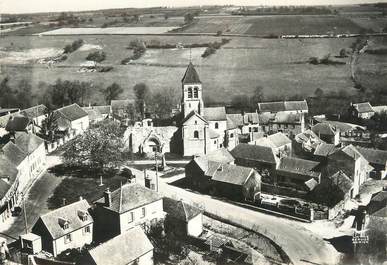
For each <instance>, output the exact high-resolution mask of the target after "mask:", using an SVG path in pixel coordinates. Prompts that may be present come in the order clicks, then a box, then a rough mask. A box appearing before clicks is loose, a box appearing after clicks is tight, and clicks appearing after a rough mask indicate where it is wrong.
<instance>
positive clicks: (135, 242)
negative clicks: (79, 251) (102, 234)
mask: <svg viewBox="0 0 387 265" xmlns="http://www.w3.org/2000/svg"><path fill="white" fill-rule="evenodd" d="M152 250H153V245H152V243H151V242H150V241H149V239H148V237H147V236H146V235H145V233H144V231H143V230H142V229H141V228H140V227H139V226H136V227H134V228H132V229H129V230H128V231H126V232H124V233H123V234H121V235H119V236H116V237H114V238H112V239H110V240H108V241H106V242H104V243H102V244H100V245H98V246H97V247H95V248H93V249H90V250H89V251H88V252H89V255H90V257H91V258H92V259H93V261H94V263H95V264H96V265H127V264H132V262H133V261H135V260H136V259H137V258H139V257H141V256H143V255H144V254H146V253H148V252H150V251H152Z"/></svg>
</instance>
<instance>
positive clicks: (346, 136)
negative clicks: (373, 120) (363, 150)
mask: <svg viewBox="0 0 387 265" xmlns="http://www.w3.org/2000/svg"><path fill="white" fill-rule="evenodd" d="M323 123H326V124H329V125H330V126H332V127H334V128H336V130H338V131H339V135H340V143H341V144H342V145H350V144H354V145H363V144H366V145H368V144H370V143H371V140H370V133H369V132H368V131H367V129H366V127H364V126H360V125H357V124H353V123H347V122H340V121H330V120H325V121H323Z"/></svg>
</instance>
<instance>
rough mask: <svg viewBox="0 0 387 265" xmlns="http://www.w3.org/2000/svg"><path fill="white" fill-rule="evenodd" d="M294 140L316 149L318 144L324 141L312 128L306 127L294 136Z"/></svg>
mask: <svg viewBox="0 0 387 265" xmlns="http://www.w3.org/2000/svg"><path fill="white" fill-rule="evenodd" d="M294 139H295V141H296V142H297V143H299V144H308V145H310V146H311V147H312V148H314V149H316V148H317V147H318V146H319V145H320V144H322V143H324V141H323V140H321V139H320V138H319V137H318V136H317V135H316V134H315V133H314V132H313V131H312V130H310V129H308V130H306V131H305V132H302V133H299V134H297V135H296V136H295V138H294Z"/></svg>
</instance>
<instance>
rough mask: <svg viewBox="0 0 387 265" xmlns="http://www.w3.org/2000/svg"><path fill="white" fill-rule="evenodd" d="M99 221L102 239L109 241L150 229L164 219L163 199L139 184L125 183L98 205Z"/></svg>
mask: <svg viewBox="0 0 387 265" xmlns="http://www.w3.org/2000/svg"><path fill="white" fill-rule="evenodd" d="M95 206H96V207H95V222H96V228H97V235H96V236H98V237H99V238H100V239H109V238H112V237H114V236H117V235H120V234H122V233H124V232H125V231H128V230H129V229H131V228H133V227H135V226H137V225H141V226H142V227H144V228H147V227H149V226H151V225H154V224H156V223H157V222H158V221H160V220H162V219H164V215H165V214H164V211H163V202H162V198H161V197H160V196H159V195H158V194H157V193H156V192H155V191H153V190H150V189H148V188H145V187H143V186H141V185H139V184H134V183H131V184H125V185H123V186H122V187H121V188H119V189H117V190H115V191H110V190H109V189H107V190H106V191H105V192H104V196H103V197H102V198H101V199H99V200H97V201H96V202H95Z"/></svg>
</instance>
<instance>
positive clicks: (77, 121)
mask: <svg viewBox="0 0 387 265" xmlns="http://www.w3.org/2000/svg"><path fill="white" fill-rule="evenodd" d="M54 113H55V115H56V116H57V117H58V119H57V123H58V128H59V130H60V131H67V132H70V133H71V132H72V133H74V134H81V133H83V132H84V131H86V130H87V129H88V128H89V115H88V114H87V112H86V111H84V110H83V109H82V108H81V107H80V106H79V105H78V104H76V103H75V104H72V105H69V106H65V107H63V108H60V109H57V110H56V111H55V112H54Z"/></svg>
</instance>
